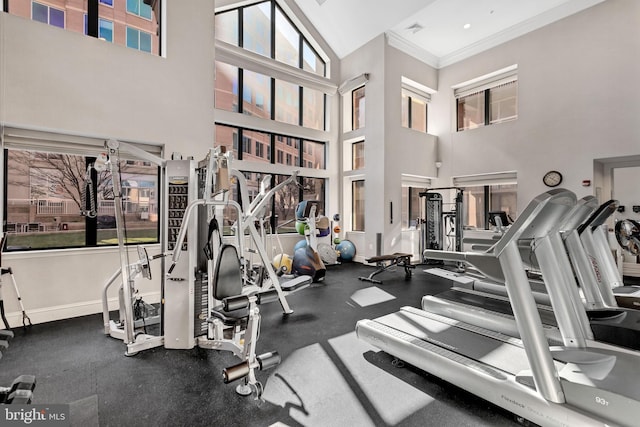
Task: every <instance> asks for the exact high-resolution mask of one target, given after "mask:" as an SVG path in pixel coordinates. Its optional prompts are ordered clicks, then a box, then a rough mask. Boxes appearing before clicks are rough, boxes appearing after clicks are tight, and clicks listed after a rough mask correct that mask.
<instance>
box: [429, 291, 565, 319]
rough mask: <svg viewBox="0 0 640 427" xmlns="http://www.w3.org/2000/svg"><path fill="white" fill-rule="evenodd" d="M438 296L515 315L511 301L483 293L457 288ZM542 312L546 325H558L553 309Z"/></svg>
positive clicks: (542, 310)
mask: <svg viewBox="0 0 640 427" xmlns="http://www.w3.org/2000/svg"><path fill="white" fill-rule="evenodd" d="M435 296H436V297H438V298H441V299H443V300H447V301H451V302H459V303H464V304H467V305H472V306H475V307H482V308H484V309H486V310H489V311H495V312H496V313H502V314H508V315H510V316H513V310H512V309H511V304H510V303H509V301H505V300H502V299H498V298H493V297H487V296H483V295H477V294H472V293H469V292H461V291H456V290H448V291H444V292H442V293H439V294H437V295H435ZM538 313H539V314H540V320H542V323H543V324H544V325H549V326H558V322H557V321H556V316H555V315H554V314H553V311H551V310H545V309H540V308H539V309H538Z"/></svg>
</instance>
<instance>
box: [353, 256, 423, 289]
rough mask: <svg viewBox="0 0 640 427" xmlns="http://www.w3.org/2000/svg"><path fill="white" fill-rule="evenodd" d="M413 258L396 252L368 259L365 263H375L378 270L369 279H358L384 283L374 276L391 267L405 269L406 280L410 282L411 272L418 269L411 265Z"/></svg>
mask: <svg viewBox="0 0 640 427" xmlns="http://www.w3.org/2000/svg"><path fill="white" fill-rule="evenodd" d="M411 256H412V255H411V254H405V253H400V252H396V253H395V254H391V255H380V256H374V257H371V258H368V259H366V260H365V261H367V262H370V263H374V262H375V263H376V266H377V267H378V269H377V270H376V271H374V272H373V273H371V274H370V275H369V276H368V277H358V279H360V280H364V281H367V282H371V283H382V281H381V280H376V279H374V276H376V275H378V274H380V273H382V272H383V271H386V270H388V269H390V268H391V267H395V266H398V267H404V278H405V280H409V279H411V270H412V269H414V268H416V266H415V265H411Z"/></svg>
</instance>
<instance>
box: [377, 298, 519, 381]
mask: <svg viewBox="0 0 640 427" xmlns="http://www.w3.org/2000/svg"><path fill="white" fill-rule="evenodd" d="M437 318H441V319H444V318H442V317H441V316H437V315H433V314H430V313H427V312H424V311H422V310H417V309H413V310H411V308H403V309H402V310H401V311H399V312H397V313H393V314H388V315H386V316H383V317H380V318H378V319H376V322H378V323H381V324H382V325H385V326H387V327H389V328H392V329H395V330H398V331H401V332H403V333H405V334H408V335H411V336H413V337H415V338H417V339H419V340H422V341H426V342H429V343H431V344H434V345H437V346H440V347H442V348H445V349H447V350H449V351H452V352H455V353H457V354H460V355H462V356H465V357H468V358H470V359H474V360H477V361H480V362H482V363H485V364H487V365H489V366H492V367H496V369H500V370H502V371H505V372H507V373H510V374H513V375H515V374H517V373H519V372H521V371H523V370H528V369H529V362H528V360H527V357H526V354H525V352H524V349H523V348H521V347H519V346H517V345H515V344H513V343H515V342H519V340H516V339H514V338H510V337H506V336H503V335H502V334H498V333H495V332H491V331H486V330H484V331H485V332H487V333H489V334H492V335H494V336H496V337H499V336H502V337H503V338H504V339H508V340H511V342H513V343H509V342H504V341H502V340H501V339H497V338H493V337H490V336H487V335H481V334H479V333H476V332H473V331H472V330H467V329H462V328H460V327H456V326H454V325H455V324H456V323H457V324H462V323H461V322H456V321H452V322H451V323H450V324H448V323H443V322H442V321H439V320H435V319H437ZM467 326H468V327H470V328H471V329H473V328H475V329H477V330H481V329H482V328H477V327H473V326H471V325H467Z"/></svg>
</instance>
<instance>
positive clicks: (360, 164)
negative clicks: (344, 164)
mask: <svg viewBox="0 0 640 427" xmlns="http://www.w3.org/2000/svg"><path fill="white" fill-rule="evenodd" d="M358 169H364V141H358V142H354V143H353V144H351V170H358Z"/></svg>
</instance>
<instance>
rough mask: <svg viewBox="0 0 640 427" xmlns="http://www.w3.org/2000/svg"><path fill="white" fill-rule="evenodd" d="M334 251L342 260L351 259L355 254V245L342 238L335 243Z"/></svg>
mask: <svg viewBox="0 0 640 427" xmlns="http://www.w3.org/2000/svg"><path fill="white" fill-rule="evenodd" d="M336 251H338V253H339V254H340V259H341V260H342V261H353V258H354V257H355V256H356V246H355V245H354V244H353V243H352V242H351V241H349V240H342V241H341V242H340V243H338V244H337V245H336Z"/></svg>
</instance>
